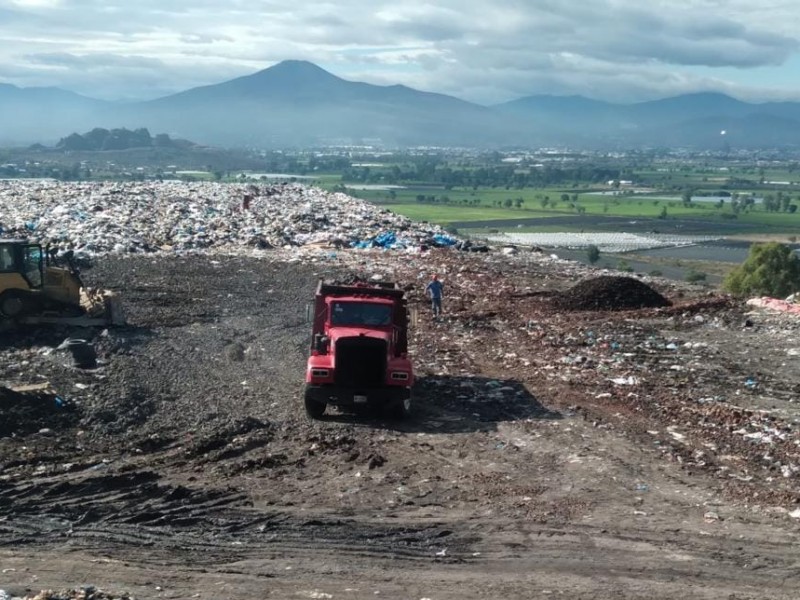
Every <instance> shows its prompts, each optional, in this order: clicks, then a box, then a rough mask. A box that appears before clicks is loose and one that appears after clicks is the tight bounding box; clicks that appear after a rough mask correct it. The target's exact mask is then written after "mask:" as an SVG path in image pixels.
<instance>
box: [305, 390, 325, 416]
mask: <svg viewBox="0 0 800 600" xmlns="http://www.w3.org/2000/svg"><path fill="white" fill-rule="evenodd" d="M304 400H305V406H306V414H307V415H308V418H309V419H320V418H322V415H324V414H325V406H326V405H325V404H323V403H322V402H317V401H316V400H314V399H313V398H310V397H309V396H308V394H306V395H305V398H304Z"/></svg>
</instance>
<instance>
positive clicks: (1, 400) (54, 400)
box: [0, 385, 77, 437]
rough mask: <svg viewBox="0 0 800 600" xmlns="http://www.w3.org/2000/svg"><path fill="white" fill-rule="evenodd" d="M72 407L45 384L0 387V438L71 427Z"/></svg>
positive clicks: (72, 405) (73, 418) (73, 414)
mask: <svg viewBox="0 0 800 600" xmlns="http://www.w3.org/2000/svg"><path fill="white" fill-rule="evenodd" d="M75 408H76V407H75V405H74V404H73V403H71V402H69V401H68V400H65V399H63V398H61V397H60V396H58V395H57V394H55V393H54V392H53V391H52V390H50V389H47V386H45V385H30V386H22V387H18V388H14V389H12V388H8V387H3V386H0V437H5V436H10V435H14V434H16V435H20V434H27V433H35V432H37V431H38V432H43V431H44V432H46V431H47V430H49V429H51V428H54V427H62V426H65V425H70V424H74V423H75V422H76V420H77V419H76V418H75V417H76V416H77V412H76V411H75Z"/></svg>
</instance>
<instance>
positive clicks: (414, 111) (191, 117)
mask: <svg viewBox="0 0 800 600" xmlns="http://www.w3.org/2000/svg"><path fill="white" fill-rule="evenodd" d="M97 127H101V128H107V129H112V128H128V129H131V130H135V129H140V128H147V129H149V130H150V131H159V132H162V131H163V132H166V133H167V134H168V135H170V136H172V137H174V138H186V139H192V140H194V141H196V142H199V143H203V144H207V145H213V146H221V147H253V148H286V147H308V146H315V145H331V144H364V143H372V144H382V145H385V146H401V147H408V146H420V145H431V146H469V147H487V148H501V147H514V146H522V147H541V146H554V145H558V146H570V147H573V148H586V149H636V148H645V147H686V148H694V149H716V150H719V149H726V148H731V149H739V148H748V149H757V148H767V147H769V148H775V147H787V148H789V147H791V148H796V147H798V146H800V103H798V102H780V103H777V102H768V103H761V104H750V103H747V102H741V101H739V100H736V99H734V98H731V97H729V96H726V95H723V94H716V93H699V94H687V95H682V96H676V97H673V98H666V99H663V100H657V101H651V102H641V103H636V104H612V103H608V102H601V101H597V100H591V99H588V98H584V97H582V96H547V95H539V96H529V97H525V98H520V99H518V100H514V101H512V102H507V103H504V104H499V105H495V106H481V105H478V104H474V103H471V102H466V101H464V100H460V99H458V98H455V97H452V96H447V95H443V94H435V93H430V92H421V91H418V90H414V89H412V88H409V87H405V86H402V85H392V86H377V85H370V84H367V83H360V82H353V81H346V80H344V79H341V78H339V77H336V76H335V75H332V74H331V73H329V72H327V71H325V70H324V69H321V68H320V67H318V66H316V65H314V64H312V63H310V62H305V61H294V60H289V61H284V62H281V63H279V64H277V65H275V66H273V67H270V68H268V69H264V70H263V71H259V72H257V73H254V74H252V75H248V76H245V77H239V78H236V79H232V80H230V81H225V82H223V83H219V84H216V85H209V86H203V87H197V88H192V89H190V90H186V91H184V92H180V93H177V94H173V95H171V96H166V97H163V98H159V99H156V100H151V101H147V102H128V103H117V102H107V101H102V100H96V99H93V98H87V97H85V96H81V95H78V94H74V93H72V92H67V91H64V90H61V89H58V88H18V87H15V86H13V85H9V84H0V146H27V145H30V144H34V143H41V144H45V145H50V146H52V145H54V144H55V143H56V141H58V140H59V139H61V138H63V137H65V136H68V135H70V134H72V133H75V132H80V131H88V130H91V129H94V128H97ZM723 132H724V133H723Z"/></svg>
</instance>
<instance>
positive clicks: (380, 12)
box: [0, 0, 800, 104]
mask: <svg viewBox="0 0 800 600" xmlns="http://www.w3.org/2000/svg"><path fill="white" fill-rule="evenodd" d="M799 53H800V5H798V4H797V3H796V2H795V1H784V0H759V2H753V1H752V0H748V1H745V0H650V1H648V2H646V3H645V2H641V1H640V0H440V1H437V2H420V1H417V0H404V1H403V2H398V1H397V0H394V1H391V2H389V1H384V0H369V1H367V0H339V1H333V0H331V1H328V2H303V1H302V0H300V1H298V0H294V1H289V0H268V1H259V0H251V1H248V2H245V1H243V0H229V1H227V2H216V1H215V2H211V1H209V0H192V1H184V0H136V1H135V2H132V1H131V0H125V1H123V0H0V82H4V83H11V84H14V85H17V86H20V87H31V86H57V87H61V88H64V89H68V90H72V91H75V92H78V93H81V94H84V95H87V96H92V97H97V98H103V99H109V100H114V99H125V100H129V99H149V98H155V97H159V96H163V95H167V94H170V93H174V92H178V91H182V90H185V89H188V88H191V87H195V86H198V85H207V84H213V83H219V82H222V81H226V80H228V79H232V78H234V77H238V76H241V75H247V74H250V73H254V72H256V71H259V70H261V69H264V68H267V67H269V66H271V65H273V64H275V63H277V62H280V61H281V60H286V59H302V60H309V61H312V62H314V63H316V64H318V65H320V66H321V67H323V68H325V69H327V70H328V71H330V72H332V73H333V74H335V75H337V76H339V77H343V78H345V79H350V80H355V81H365V82H368V83H374V84H386V85H388V84H395V83H402V84H405V85H408V86H410V87H414V88H417V89H421V90H426V91H433V92H440V93H445V94H450V95H453V96H457V97H459V98H462V99H465V100H470V101H473V102H479V103H482V104H492V103H496V102H503V101H507V100H512V99H515V98H519V97H522V96H527V95H533V94H556V95H571V94H581V95H584V96H588V97H592V98H597V99H604V100H611V101H617V102H635V101H640V100H650V99H655V98H662V97H666V96H673V95H677V94H682V93H687V92H696V91H718V92H723V93H727V94H730V95H732V96H735V97H737V98H740V99H743V100H749V101H765V100H800V56H798V54H799Z"/></svg>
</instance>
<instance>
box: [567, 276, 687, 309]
mask: <svg viewBox="0 0 800 600" xmlns="http://www.w3.org/2000/svg"><path fill="white" fill-rule="evenodd" d="M553 302H554V303H555V305H556V306H557V307H558V308H561V309H565V310H625V309H629V308H658V307H662V306H670V304H672V303H671V302H670V301H669V300H667V299H666V298H664V296H662V295H661V294H659V293H658V292H657V291H655V290H654V289H653V288H651V287H650V286H649V285H647V284H646V283H643V282H641V281H639V280H638V279H634V278H632V277H613V276H610V275H603V276H601V277H595V278H593V279H586V280H584V281H581V282H580V283H579V284H577V285H575V286H573V287H572V288H570V289H569V290H567V291H566V292H562V293H561V294H559V295H557V296H555V297H554V299H553Z"/></svg>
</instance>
